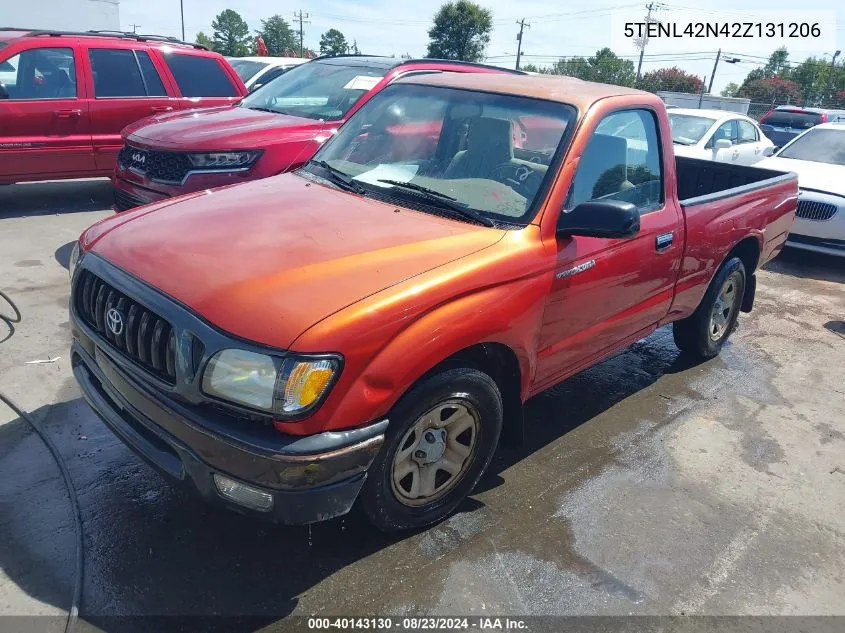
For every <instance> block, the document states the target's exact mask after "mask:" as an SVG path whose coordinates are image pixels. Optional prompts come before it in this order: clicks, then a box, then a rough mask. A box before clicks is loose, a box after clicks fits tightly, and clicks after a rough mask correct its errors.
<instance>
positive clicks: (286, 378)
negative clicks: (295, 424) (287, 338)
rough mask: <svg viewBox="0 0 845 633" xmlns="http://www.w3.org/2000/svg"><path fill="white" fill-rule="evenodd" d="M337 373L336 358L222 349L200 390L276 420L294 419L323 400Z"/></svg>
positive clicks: (338, 361)
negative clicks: (272, 416)
mask: <svg viewBox="0 0 845 633" xmlns="http://www.w3.org/2000/svg"><path fill="white" fill-rule="evenodd" d="M339 369H340V360H339V359H338V358H337V357H326V358H307V357H288V358H276V357H274V356H268V355H266V354H258V353H256V352H249V351H246V350H239V349H225V350H222V351H220V352H217V354H215V355H214V356H213V357H212V359H211V360H210V361H209V363H208V366H207V367H206V369H205V373H204V374H203V378H202V390H203V393H205V394H206V395H209V396H212V397H215V398H219V399H221V400H226V401H228V402H232V403H234V404H239V405H242V406H247V407H250V408H253V409H259V410H262V411H266V412H268V413H272V414H274V415H277V416H279V417H280V418H290V417H297V416H299V415H301V414H303V413H305V412H307V411H309V410H311V409H313V408H315V407H316V406H317V405H318V404H319V403H320V402H321V401H322V400H323V398H324V397H325V396H326V395H327V394H328V391H329V388H330V387H331V385H332V383H333V382H334V379H335V378H336V376H337V373H338V371H339Z"/></svg>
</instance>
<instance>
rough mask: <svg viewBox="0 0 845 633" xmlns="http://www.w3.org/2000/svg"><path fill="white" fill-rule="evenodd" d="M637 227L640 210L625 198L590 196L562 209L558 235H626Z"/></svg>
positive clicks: (636, 231)
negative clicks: (575, 205) (603, 198)
mask: <svg viewBox="0 0 845 633" xmlns="http://www.w3.org/2000/svg"><path fill="white" fill-rule="evenodd" d="M639 231H640V212H639V210H638V209H637V207H636V206H634V205H633V204H631V203H630V202H625V201H624V200H591V201H589V202H582V203H581V204H579V205H578V206H577V207H575V208H574V209H572V210H571V211H564V212H563V213H561V216H560V219H559V220H558V223H557V235H558V236H559V237H568V236H570V235H581V236H583V237H605V238H626V237H632V236H634V235H636V234H637V233H639Z"/></svg>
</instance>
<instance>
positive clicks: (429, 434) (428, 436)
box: [425, 431, 434, 444]
mask: <svg viewBox="0 0 845 633" xmlns="http://www.w3.org/2000/svg"><path fill="white" fill-rule="evenodd" d="M425 441H426V442H428V443H429V444H431V443H432V442H434V433H432V432H431V431H426V432H425Z"/></svg>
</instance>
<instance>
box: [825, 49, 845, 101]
mask: <svg viewBox="0 0 845 633" xmlns="http://www.w3.org/2000/svg"><path fill="white" fill-rule="evenodd" d="M841 53H842V51H836V52H835V53H834V54H833V58H832V59H831V60H830V72H829V73H828V74H827V94H828V96H832V95H831V92H832V90H831V88H832V86H833V72H834V71H835V70H836V58H837V57H839V55H840V54H841Z"/></svg>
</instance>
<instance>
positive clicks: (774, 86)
mask: <svg viewBox="0 0 845 633" xmlns="http://www.w3.org/2000/svg"><path fill="white" fill-rule="evenodd" d="M737 96H738V97H745V98H747V99H751V100H752V101H763V102H766V103H772V104H779V103H787V102H789V103H800V102H801V88H799V87H798V84H797V83H795V82H794V81H790V80H789V79H783V78H782V77H771V78H769V79H755V80H754V81H747V82H745V83H743V84H742V86H741V87H740V89H739V90H738V91H737Z"/></svg>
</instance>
